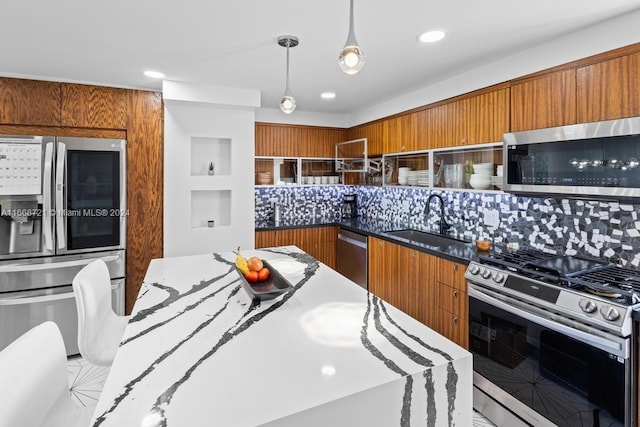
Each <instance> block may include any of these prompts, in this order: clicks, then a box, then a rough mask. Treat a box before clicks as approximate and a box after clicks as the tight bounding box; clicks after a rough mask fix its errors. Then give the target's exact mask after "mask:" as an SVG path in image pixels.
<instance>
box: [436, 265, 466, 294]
mask: <svg viewBox="0 0 640 427" xmlns="http://www.w3.org/2000/svg"><path fill="white" fill-rule="evenodd" d="M438 268H439V271H438V280H439V281H440V282H441V283H444V284H446V285H449V286H451V287H453V288H455V289H458V290H460V291H465V292H466V290H467V282H466V279H465V278H464V272H465V270H466V267H465V266H464V264H459V263H457V262H453V261H449V260H447V259H440V260H439V262H438Z"/></svg>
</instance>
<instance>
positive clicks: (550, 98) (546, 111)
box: [511, 69, 576, 132]
mask: <svg viewBox="0 0 640 427" xmlns="http://www.w3.org/2000/svg"><path fill="white" fill-rule="evenodd" d="M575 123H576V71H575V69H569V70H562V71H557V72H554V73H550V74H545V75H543V76H540V77H534V78H531V79H527V80H524V81H521V82H520V81H517V82H514V83H512V85H511V131H512V132H520V131H524V130H531V129H541V128H548V127H554V126H563V125H572V124H575Z"/></svg>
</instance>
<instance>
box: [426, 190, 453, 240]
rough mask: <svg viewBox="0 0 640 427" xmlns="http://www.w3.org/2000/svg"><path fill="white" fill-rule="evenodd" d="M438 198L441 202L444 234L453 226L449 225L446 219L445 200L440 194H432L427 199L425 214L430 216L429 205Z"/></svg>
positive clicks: (442, 232) (441, 229) (441, 223)
mask: <svg viewBox="0 0 640 427" xmlns="http://www.w3.org/2000/svg"><path fill="white" fill-rule="evenodd" d="M433 198H436V199H438V200H440V230H439V231H440V234H444V232H445V231H446V230H448V229H450V228H451V226H450V225H449V224H448V223H447V220H446V219H445V218H444V200H443V199H442V197H440V196H439V195H438V194H432V195H430V196H429V198H427V203H426V204H425V205H424V214H425V215H429V205H430V204H431V199H433Z"/></svg>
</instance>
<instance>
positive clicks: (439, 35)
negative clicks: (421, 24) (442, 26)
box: [418, 30, 447, 43]
mask: <svg viewBox="0 0 640 427" xmlns="http://www.w3.org/2000/svg"><path fill="white" fill-rule="evenodd" d="M446 35H447V34H446V33H445V32H444V31H441V30H434V31H427V32H426V33H422V34H420V35H419V36H418V41H421V42H422V43H433V42H437V41H439V40H442V39H443V38H444V36H446Z"/></svg>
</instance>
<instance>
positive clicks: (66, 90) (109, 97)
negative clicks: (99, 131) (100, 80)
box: [61, 83, 128, 129]
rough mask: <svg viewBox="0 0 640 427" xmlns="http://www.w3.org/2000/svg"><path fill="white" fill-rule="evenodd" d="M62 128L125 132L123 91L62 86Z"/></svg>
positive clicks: (125, 102) (94, 87) (83, 86)
mask: <svg viewBox="0 0 640 427" xmlns="http://www.w3.org/2000/svg"><path fill="white" fill-rule="evenodd" d="M61 105H62V126H73V127H88V128H103V129H126V128H127V111H128V110H127V90H126V89H118V88H111V87H102V86H90V85H78V84H68V83H63V84H62V102H61Z"/></svg>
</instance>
